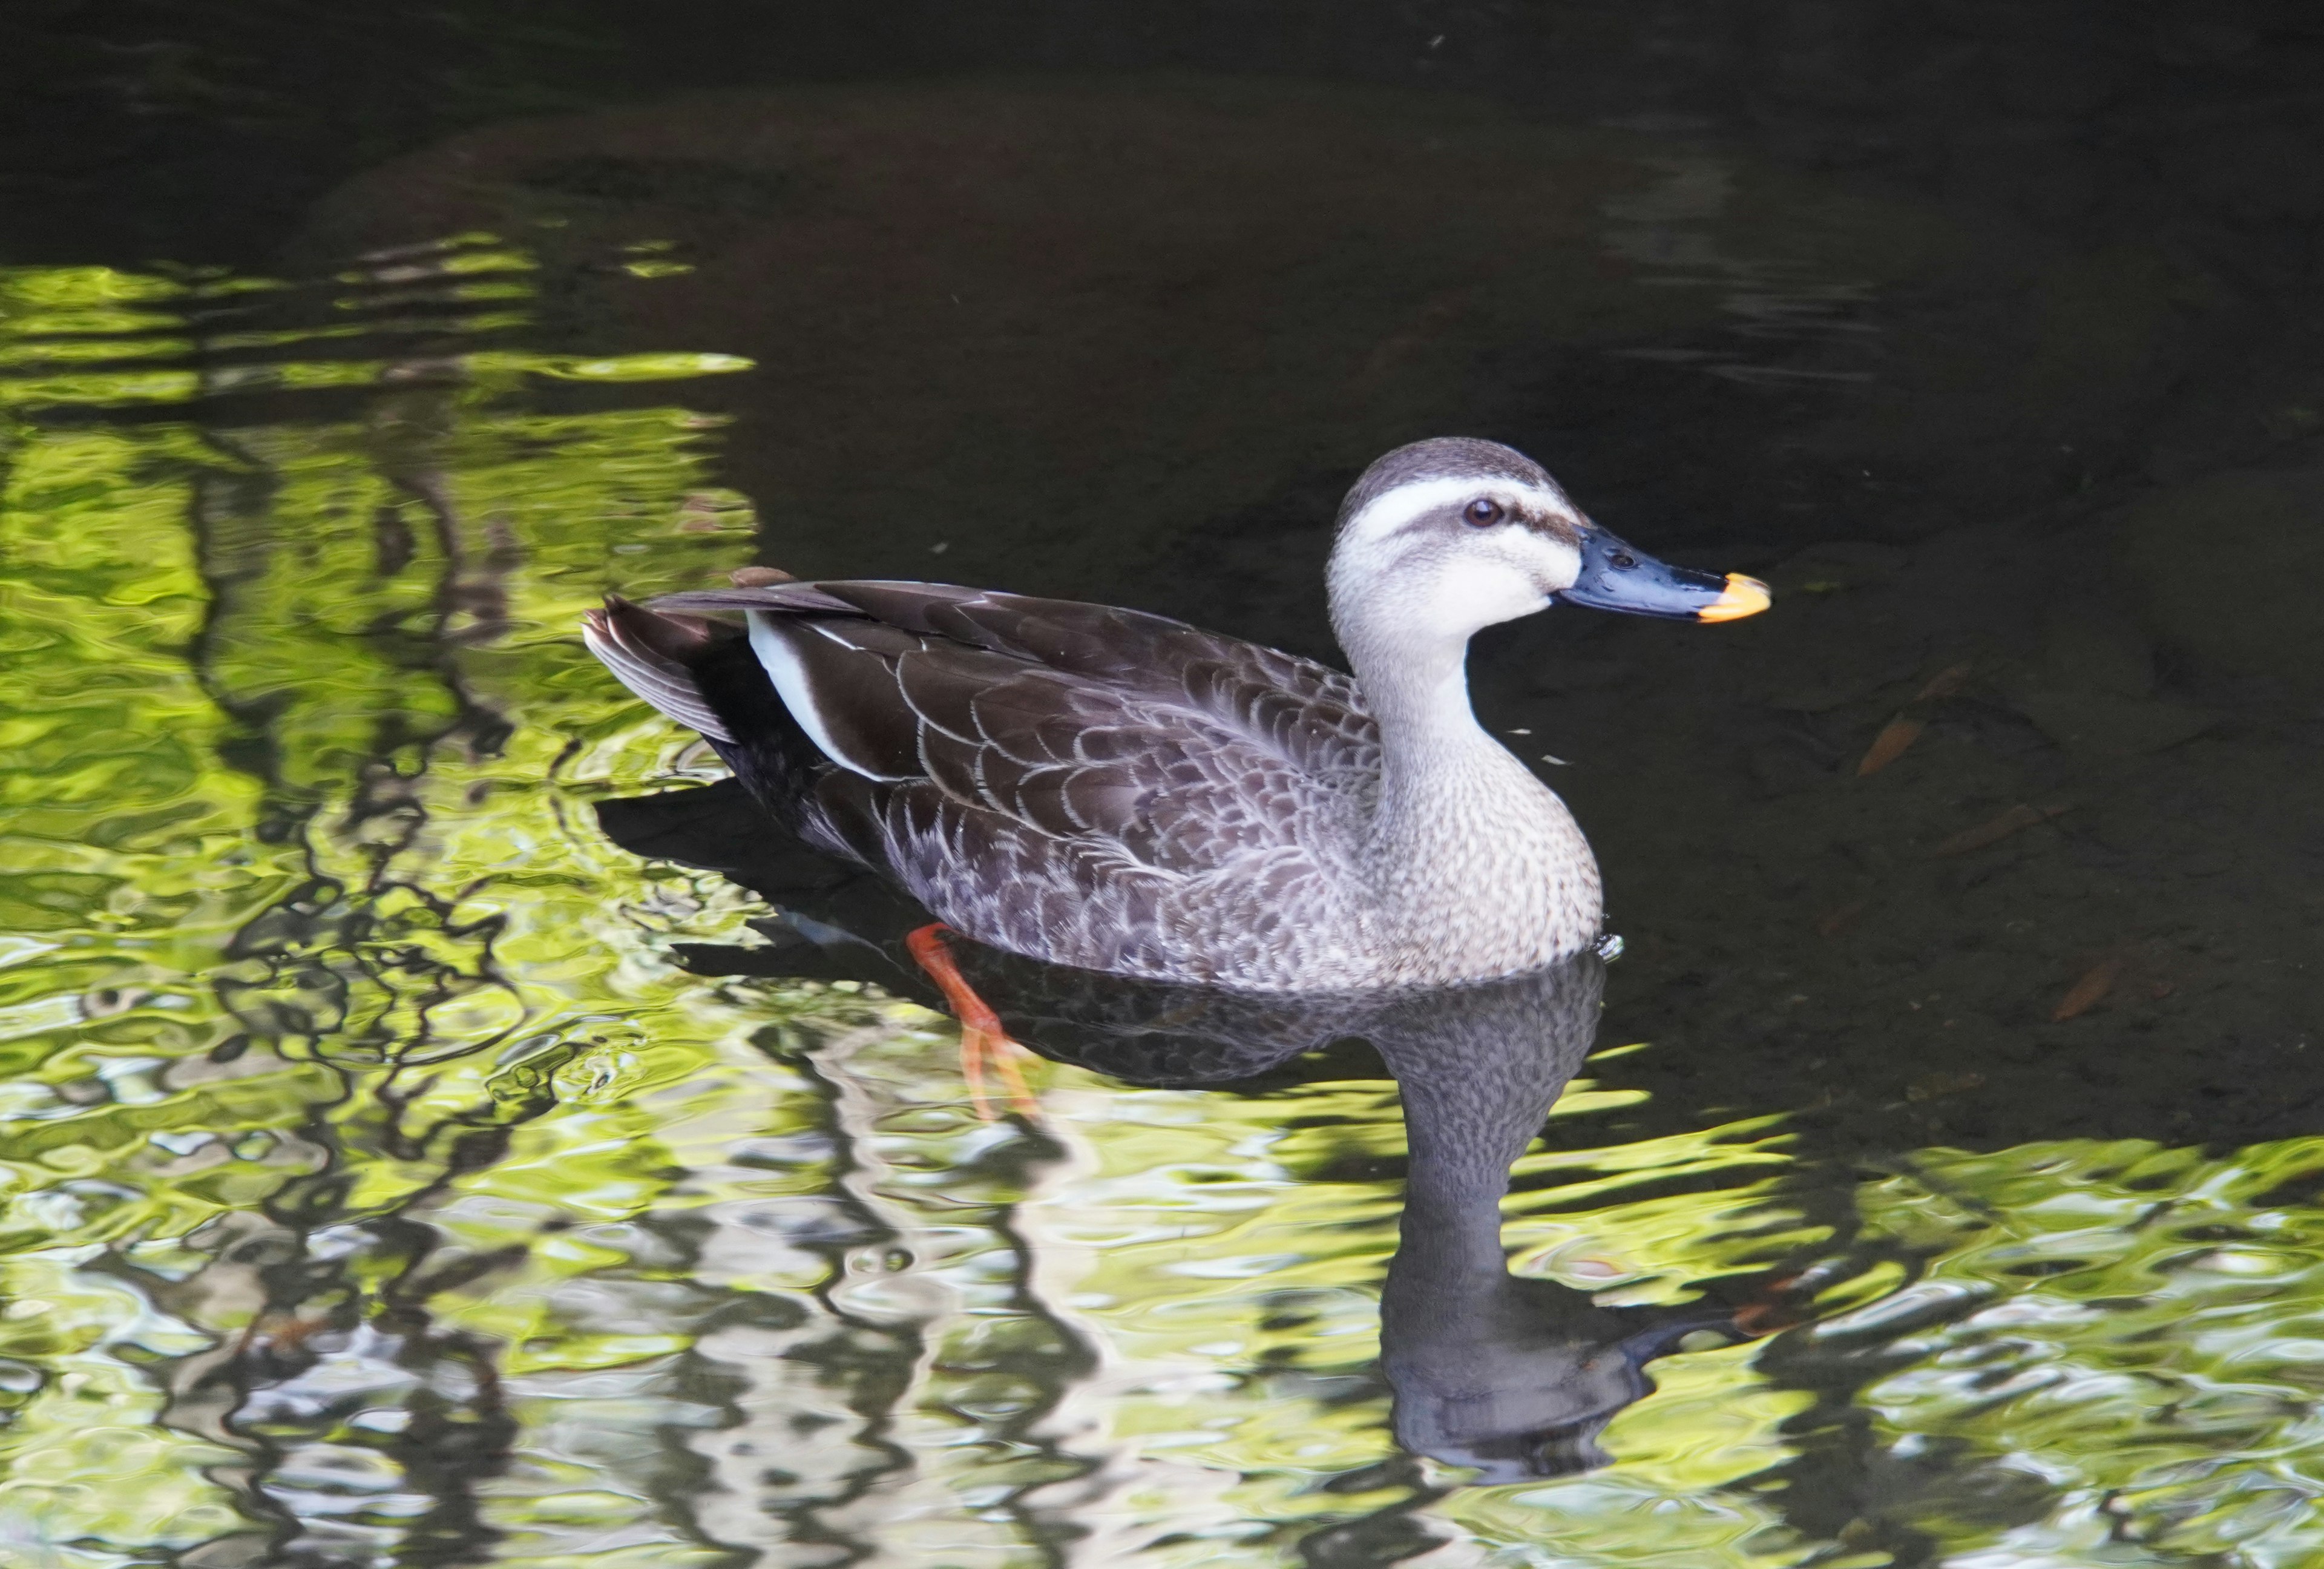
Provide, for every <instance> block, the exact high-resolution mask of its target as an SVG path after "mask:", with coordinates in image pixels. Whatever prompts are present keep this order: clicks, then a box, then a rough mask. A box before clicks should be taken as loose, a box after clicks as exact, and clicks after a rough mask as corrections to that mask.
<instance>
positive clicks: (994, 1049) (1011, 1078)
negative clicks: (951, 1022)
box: [904, 920, 1040, 1122]
mask: <svg viewBox="0 0 2324 1569" xmlns="http://www.w3.org/2000/svg"><path fill="white" fill-rule="evenodd" d="M951 929H952V928H950V927H948V926H946V925H945V924H944V922H942V921H940V920H936V921H930V922H929V923H928V924H927V925H926V926H924V927H921V928H918V929H916V930H915V931H913V932H912V933H911V934H910V935H909V936H908V937H905V938H904V946H905V947H906V948H907V949H908V950H910V953H911V955H912V960H913V962H914V963H915V964H918V965H919V967H920V968H921V969H922V970H924V971H926V972H927V977H928V979H929V980H931V981H934V982H935V983H936V989H937V990H938V991H940V992H943V993H944V996H945V1003H946V1004H947V1005H949V1006H950V1007H951V1009H952V1016H953V1017H954V1019H957V1020H960V1076H961V1077H962V1078H964V1079H965V1080H967V1081H968V1095H969V1099H970V1100H971V1101H972V1102H973V1103H974V1104H975V1106H976V1114H977V1115H978V1116H979V1117H982V1118H983V1119H984V1120H985V1121H988V1122H989V1121H991V1120H992V1106H991V1103H990V1102H988V1101H987V1100H986V1099H985V1096H984V1072H985V1069H986V1068H987V1067H990V1068H991V1070H992V1071H993V1072H994V1073H996V1074H998V1075H1000V1076H1001V1083H1002V1084H1004V1085H1005V1086H1007V1088H1008V1091H1009V1104H1010V1108H1011V1109H1012V1110H1014V1111H1016V1112H1020V1113H1021V1114H1023V1115H1025V1116H1028V1117H1031V1116H1037V1115H1038V1114H1039V1112H1040V1103H1039V1102H1038V1101H1037V1100H1035V1099H1034V1098H1033V1092H1032V1091H1030V1090H1028V1089H1027V1088H1026V1087H1025V1075H1024V1074H1023V1072H1022V1071H1020V1070H1019V1067H1018V1066H1017V1058H1018V1057H1019V1056H1021V1055H1023V1054H1024V1052H1025V1048H1023V1047H1021V1046H1019V1045H1018V1044H1017V1043H1016V1042H1015V1041H1014V1040H1011V1039H1010V1038H1009V1031H1008V1030H1006V1029H1003V1028H1001V1015H999V1014H998V1013H995V1012H994V1011H992V1007H991V1004H990V1003H988V1002H987V1001H985V1000H984V999H983V998H982V997H980V996H978V995H977V994H976V989H975V988H974V987H973V986H971V985H970V984H969V983H968V979H967V977H966V976H964V975H963V974H961V973H960V965H959V964H958V963H957V962H955V961H954V958H953V956H952V950H951V949H950V948H948V947H946V946H945V941H944V934H945V933H946V932H948V931H950V930H951Z"/></svg>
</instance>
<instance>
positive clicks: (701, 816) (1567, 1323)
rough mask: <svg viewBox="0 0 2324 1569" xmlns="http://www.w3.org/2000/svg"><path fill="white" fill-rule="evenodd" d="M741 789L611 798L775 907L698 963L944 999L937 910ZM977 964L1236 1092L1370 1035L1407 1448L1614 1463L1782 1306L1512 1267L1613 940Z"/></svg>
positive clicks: (1392, 1323) (618, 809) (1047, 1048)
mask: <svg viewBox="0 0 2324 1569" xmlns="http://www.w3.org/2000/svg"><path fill="white" fill-rule="evenodd" d="M758 813H759V808H757V807H756V806H754V805H753V804H752V802H751V801H750V799H749V798H747V797H746V796H745V795H744V794H743V793H742V790H741V789H740V788H739V787H737V786H735V785H733V784H732V783H731V782H729V783H725V784H720V785H714V786H710V787H708V788H706V789H690V790H681V791H676V792H672V793H669V794H666V795H658V796H649V797H641V798H632V799H628V800H616V801H608V802H605V803H604V804H603V805H601V807H600V808H599V817H600V820H601V822H602V823H603V824H604V827H605V829H606V831H607V833H608V834H609V835H611V837H612V838H613V840H614V841H615V842H616V843H617V844H621V845H622V847H624V848H625V849H628V850H631V851H632V852H634V853H636V854H642V855H650V856H654V857H658V858H662V859H668V860H673V861H678V862H682V863H687V864H689V865H694V866H699V867H703V868H705V869H708V870H712V871H715V872H720V873H722V874H724V875H725V876H727V877H729V878H731V879H733V881H737V882H739V883H742V885H743V886H745V887H747V888H750V889H752V890H753V891H756V892H758V893H760V894H761V895H762V896H764V897H766V898H767V899H769V900H770V901H771V902H772V903H774V904H775V905H776V907H777V908H778V909H779V910H780V911H782V912H783V913H782V915H781V917H780V918H779V919H777V920H772V921H765V922H760V923H754V924H755V925H756V926H757V927H758V928H759V929H760V930H761V931H762V932H763V933H765V935H766V936H767V937H769V938H770V942H769V944H768V946H764V947H750V948H738V947H723V948H712V947H705V946H695V947H692V948H689V949H685V950H682V952H683V955H684V956H685V958H686V960H687V963H688V964H689V965H690V966H691V967H694V968H696V969H697V970H702V971H705V972H707V973H715V974H762V975H770V976H782V977H791V978H803V977H821V978H829V979H856V980H865V981H872V982H876V983H880V984H881V985H884V986H887V987H889V988H890V989H892V990H895V991H899V992H904V993H907V994H910V995H916V996H919V997H921V998H922V1000H924V1001H929V1002H930V1003H931V1004H932V1005H933V1004H935V1003H936V998H935V994H934V992H933V989H932V988H930V987H929V986H928V984H927V981H926V980H925V978H924V977H923V976H922V974H921V973H920V971H919V969H918V966H917V965H915V964H912V963H911V962H910V961H909V960H908V958H906V956H905V955H904V951H903V947H902V943H901V937H902V934H903V933H904V932H906V931H907V930H908V929H909V928H911V927H912V926H914V925H916V924H917V923H918V922H919V921H921V920H924V919H925V918H926V917H925V916H924V915H922V914H920V913H919V911H918V908H917V907H915V906H912V905H910V904H908V902H906V901H903V900H901V899H900V897H899V896H898V895H896V894H894V893H893V892H891V891H889V890H888V889H887V888H886V886H885V885H884V884H882V883H881V882H879V881H876V880H874V879H872V878H871V877H870V876H869V875H868V874H863V873H860V872H854V871H853V870H852V869H849V868H845V867H840V866H836V865H835V864H834V863H831V862H829V861H826V860H824V859H823V858H821V857H819V856H816V855H813V854H811V853H808V852H805V851H802V850H799V849H798V848H796V847H794V846H791V845H789V844H787V843H786V842H784V841H783V840H782V839H780V838H779V836H777V835H770V833H769V832H768V831H767V829H766V828H765V826H763V819H762V818H761V817H759V815H758ZM957 953H958V958H959V961H960V964H961V968H962V971H963V973H964V974H965V975H966V976H967V978H968V979H969V980H970V982H971V983H973V985H974V986H975V988H976V990H977V991H978V992H980V993H981V994H982V996H983V997H984V998H985V999H986V1000H987V1001H989V1002H991V1004H992V1006H993V1007H994V1009H995V1010H996V1011H998V1012H999V1013H1000V1014H1001V1019H1002V1020H1003V1022H1004V1023H1006V1024H1007V1026H1008V1027H1009V1029H1010V1032H1011V1033H1012V1034H1013V1035H1014V1036H1015V1037H1016V1038H1017V1039H1019V1041H1021V1042H1023V1043H1025V1044H1026V1045H1028V1046H1031V1047H1033V1048H1035V1049H1037V1050H1038V1051H1039V1052H1041V1053H1042V1054H1043V1055H1044V1056H1047V1057H1053V1058H1055V1059H1056V1060H1059V1061H1065V1062H1071V1063H1074V1064H1076V1065H1078V1066H1084V1067H1088V1068H1092V1069H1094V1070H1096V1071H1098V1072H1101V1073H1104V1074H1107V1075H1111V1076H1113V1077H1117V1078H1120V1079H1125V1080H1128V1081H1130V1082H1132V1083H1135V1084H1149V1085H1164V1086H1195V1085H1227V1084H1240V1083H1247V1082H1249V1081H1251V1080H1271V1079H1275V1078H1278V1077H1281V1076H1284V1075H1290V1076H1306V1075H1303V1074H1302V1073H1301V1072H1300V1069H1301V1067H1302V1066H1303V1065H1306V1066H1309V1067H1310V1068H1311V1070H1312V1068H1313V1067H1314V1065H1316V1064H1317V1063H1318V1062H1319V1061H1320V1062H1325V1063H1328V1064H1329V1065H1330V1066H1328V1067H1326V1068H1324V1069H1323V1071H1325V1072H1328V1073H1329V1074H1330V1075H1332V1076H1335V1077H1337V1076H1344V1075H1345V1072H1346V1065H1345V1061H1344V1057H1343V1054H1342V1053H1339V1052H1337V1051H1335V1050H1334V1049H1333V1048H1335V1047H1337V1046H1340V1045H1341V1044H1342V1043H1346V1042H1349V1041H1351V1040H1357V1039H1360V1040H1362V1041H1367V1042H1369V1044H1370V1046H1371V1047H1372V1048H1373V1049H1374V1050H1375V1051H1377V1052H1378V1053H1379V1060H1380V1061H1381V1062H1382V1063H1383V1064H1384V1065H1385V1066H1386V1067H1387V1069H1388V1074H1389V1075H1391V1076H1392V1077H1393V1078H1394V1079H1395V1080H1396V1083H1397V1087H1398V1090H1399V1092H1400V1094H1401V1096H1402V1099H1403V1103H1404V1115H1405V1131H1406V1147H1407V1149H1408V1151H1409V1162H1410V1164H1409V1170H1408V1174H1407V1177H1406V1186H1405V1202H1404V1210H1403V1215H1402V1221H1401V1232H1400V1235H1399V1239H1398V1243H1397V1251H1396V1253H1395V1256H1394V1257H1393V1258H1392V1259H1391V1260H1390V1261H1389V1264H1388V1278H1387V1282H1386V1284H1385V1286H1384V1288H1383V1289H1382V1292H1381V1299H1380V1362H1381V1369H1382V1371H1383V1372H1384V1373H1385V1374H1386V1377H1387V1379H1388V1384H1389V1386H1390V1387H1391V1389H1393V1390H1394V1393H1395V1407H1394V1417H1393V1422H1394V1428H1395V1435H1396V1438H1397V1443H1398V1444H1401V1445H1402V1446H1403V1447H1405V1448H1406V1449H1407V1450H1409V1451H1411V1452H1413V1453H1415V1454H1423V1455H1427V1456H1430V1457H1433V1458H1435V1459H1439V1460H1443V1461H1448V1462H1451V1463H1455V1464H1459V1465H1462V1466H1469V1467H1474V1468H1476V1469H1477V1470H1478V1471H1479V1472H1480V1473H1481V1474H1480V1477H1479V1478H1478V1480H1479V1481H1487V1482H1491V1481H1520V1480H1523V1479H1526V1478H1528V1477H1540V1476H1554V1475H1561V1474H1565V1473H1569V1472H1576V1471H1582V1470H1587V1469H1589V1468H1590V1467H1592V1466H1595V1465H1600V1464H1603V1463H1606V1461H1607V1459H1608V1456H1607V1455H1606V1454H1605V1452H1604V1451H1603V1450H1602V1449H1601V1448H1600V1446H1599V1444H1598V1442H1597V1438H1598V1435H1599V1433H1600V1430H1601V1429H1603V1428H1604V1426H1606V1424H1607V1423H1608V1422H1609V1420H1611V1418H1612V1417H1613V1416H1614V1415H1615V1413H1617V1412H1618V1411H1619V1410H1621V1408H1622V1407H1625V1406H1627V1405H1628V1404H1630V1403H1631V1402H1632V1401H1634V1400H1636V1399H1637V1398H1639V1397H1641V1396H1642V1395H1645V1394H1646V1393H1647V1392H1648V1391H1649V1389H1651V1388H1652V1385H1651V1384H1650V1383H1649V1381H1648V1380H1647V1377H1646V1371H1645V1369H1646V1363H1647V1362H1649V1361H1652V1360H1653V1359H1654V1358H1655V1357H1657V1356H1660V1355H1663V1354H1664V1353H1665V1352H1669V1351H1671V1350H1673V1349H1674V1348H1675V1347H1676V1346H1677V1345H1678V1343H1680V1342H1681V1341H1682V1340H1685V1339H1687V1338H1689V1337H1690V1336H1692V1335H1697V1334H1706V1335H1713V1336H1720V1335H1723V1336H1727V1337H1731V1338H1738V1339H1739V1338H1744V1337H1747V1336H1748V1335H1750V1334H1757V1333H1764V1332H1765V1331H1766V1329H1767V1328H1770V1327H1773V1324H1774V1323H1775V1321H1776V1320H1777V1319H1779V1318H1780V1317H1781V1316H1782V1315H1783V1307H1782V1304H1781V1302H1780V1300H1779V1299H1778V1298H1776V1297H1762V1298H1760V1299H1758V1300H1755V1301H1749V1302H1747V1303H1745V1304H1744V1305H1743V1306H1740V1307H1736V1306H1717V1305H1712V1304H1707V1303H1696V1304H1692V1305H1689V1306H1684V1307H1602V1306H1599V1305H1598V1304H1597V1303H1596V1302H1595V1301H1593V1300H1592V1298H1591V1297H1590V1296H1589V1295H1588V1294H1587V1293H1585V1292H1582V1291H1578V1290H1575V1289H1573V1288H1571V1287H1567V1286H1563V1285H1560V1284H1558V1283H1556V1282H1554V1281H1551V1280H1545V1279H1539V1278H1530V1277H1525V1276H1517V1275H1512V1274H1511V1273H1510V1272H1509V1269H1508V1257H1507V1254H1506V1252H1505V1251H1504V1250H1503V1247H1502V1243H1501V1216H1500V1202H1501V1199H1502V1197H1503V1195H1505V1194H1506V1193H1507V1192H1508V1186H1509V1175H1510V1168H1511V1167H1512V1166H1513V1165H1514V1164H1515V1162H1516V1161H1517V1158H1518V1157H1519V1156H1521V1155H1522V1154H1524V1152H1525V1150H1526V1146H1527V1145H1528V1144H1529V1143H1530V1142H1531V1141H1532V1140H1533V1138H1534V1136H1535V1134H1536V1133H1538V1132H1540V1131H1541V1129H1542V1126H1543V1123H1544V1122H1545V1120H1546V1118H1547V1117H1548V1114H1549V1111H1550V1108H1551V1106H1552V1105H1553V1104H1554V1103H1555V1102H1556V1100H1557V1097H1558V1095H1559V1094H1560V1093H1561V1092H1562V1091H1563V1089H1564V1088H1565V1085H1566V1084H1567V1083H1568V1081H1570V1080H1571V1079H1572V1077H1573V1075H1574V1074H1575V1071H1576V1070H1577V1069H1578V1068H1579V1067H1580V1066H1581V1065H1582V1059H1583V1058H1584V1057H1587V1056H1588V1055H1589V1051H1590V1047H1591V1041H1592V1039H1593V1038H1595V1036H1596V1033H1597V1029H1598V1020H1599V999H1600V990H1601V986H1602V983H1603V978H1604V969H1603V966H1602V965H1601V964H1600V961H1599V960H1598V958H1597V957H1596V956H1595V955H1588V954H1585V955H1582V956H1581V957H1579V958H1576V959H1572V960H1569V961H1567V962H1566V963H1564V964H1558V965H1554V966H1552V967H1550V968H1548V969H1544V970H1538V971H1535V972H1533V973H1531V974H1525V975H1519V976H1515V977H1511V978H1509V979H1507V980H1501V981H1494V982H1489V983H1478V984H1471V985H1465V986H1459V987H1452V988H1444V989H1438V990H1429V991H1408V992H1395V993H1389V994H1386V995H1382V994H1378V993H1374V994H1369V995H1367V994H1353V995H1351V994H1347V993H1337V994H1321V995H1310V996H1300V995H1291V996H1262V995H1253V994H1249V993H1238V992H1216V991H1210V990H1205V989H1203V988H1199V987H1192V986H1177V985H1165V984H1158V983H1151V982H1140V981H1129V980H1124V979H1121V978H1119V977H1114V976H1108V975H1102V974H1093V973H1092V972H1088V971H1082V970H1067V969H1060V968H1056V967H1055V966H1051V965H1046V964H1037V963H1035V962H1033V961H1031V960H1028V959H1023V958H1019V957H1017V956H1015V955H1009V954H1004V953H1001V952H998V951H997V950H993V949H990V948H985V947H982V946H979V945H976V944H972V943H967V942H962V943H959V944H958V945H957Z"/></svg>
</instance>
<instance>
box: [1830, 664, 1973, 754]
mask: <svg viewBox="0 0 2324 1569" xmlns="http://www.w3.org/2000/svg"><path fill="white" fill-rule="evenodd" d="M1972 669H1975V666H1973V665H1972V664H1970V663H1969V662H1968V661H1963V662H1962V663H1960V664H1958V665H1950V666H1947V667H1946V668H1945V669H1941V670H1940V671H1938V672H1937V673H1936V674H1935V675H1934V676H1932V677H1931V678H1929V684H1928V685H1927V686H1925V687H1923V688H1921V689H1920V691H1918V692H1917V693H1915V694H1914V697H1913V700H1912V702H1910V703H1908V704H1906V705H1905V706H1904V709H1903V711H1902V712H1900V713H1899V714H1897V715H1896V716H1895V718H1893V719H1891V720H1889V721H1888V723H1887V724H1886V725H1883V726H1882V727H1881V731H1880V734H1877V735H1876V736H1874V737H1873V738H1872V745H1871V746H1870V748H1868V749H1867V751H1866V752H1865V753H1864V761H1861V762H1859V763H1858V764H1857V765H1856V777H1857V778H1858V779H1862V778H1864V777H1865V776H1866V775H1867V774H1875V773H1878V772H1879V771H1881V770H1882V769H1884V768H1886V767H1887V766H1888V765H1889V764H1890V763H1892V762H1894V761H1896V760H1897V759H1898V758H1900V757H1902V756H1904V752H1905V749H1906V748H1907V747H1909V746H1911V745H1912V744H1913V743H1914V742H1915V741H1917V740H1919V739H1920V735H1921V732H1922V731H1923V730H1925V729H1927V728H1928V727H1929V719H1928V715H1927V714H1926V713H1925V712H1923V711H1922V710H1923V709H1924V708H1925V706H1927V705H1929V704H1931V703H1936V702H1941V701H1942V700H1943V699H1945V698H1947V697H1951V696H1953V694H1955V693H1956V692H1959V691H1960V689H1961V687H1962V686H1963V684H1964V683H1966V682H1967V681H1968V680H1969V672H1970V671H1971V670H1972Z"/></svg>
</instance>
